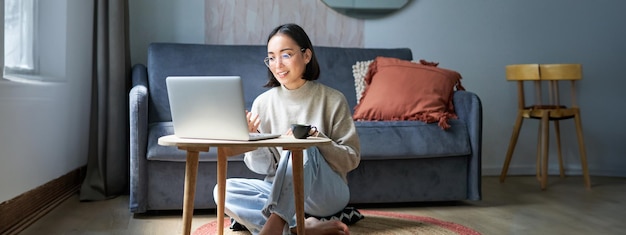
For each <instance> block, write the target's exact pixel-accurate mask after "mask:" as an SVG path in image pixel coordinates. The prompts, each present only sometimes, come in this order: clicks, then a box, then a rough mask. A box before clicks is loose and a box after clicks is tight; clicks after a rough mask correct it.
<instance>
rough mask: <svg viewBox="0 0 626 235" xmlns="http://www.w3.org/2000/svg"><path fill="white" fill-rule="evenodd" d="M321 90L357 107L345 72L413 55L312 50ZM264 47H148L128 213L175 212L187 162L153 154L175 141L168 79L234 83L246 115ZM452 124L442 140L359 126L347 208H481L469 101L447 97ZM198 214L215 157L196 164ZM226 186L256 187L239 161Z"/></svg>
mask: <svg viewBox="0 0 626 235" xmlns="http://www.w3.org/2000/svg"><path fill="white" fill-rule="evenodd" d="M315 49H316V53H317V58H318V60H319V64H320V67H321V75H320V78H319V80H318V81H319V82H321V83H324V84H326V85H328V86H330V87H333V88H335V89H337V90H339V91H341V92H343V93H344V94H345V96H346V98H347V100H348V103H349V104H350V106H351V107H352V108H354V106H355V105H356V103H357V102H356V94H355V85H354V84H355V82H354V77H353V74H352V65H354V64H355V63H356V62H357V61H365V60H371V59H374V58H375V57H376V56H386V57H395V58H400V59H405V60H412V59H413V58H412V54H411V51H410V49H407V48H394V49H373V48H338V47H316V48H315ZM266 54H267V49H266V47H265V46H262V45H203V44H181V43H153V44H151V45H150V46H149V49H148V61H147V65H143V64H136V65H134V66H133V68H132V89H131V90H130V93H129V98H130V104H129V108H130V166H131V169H130V205H129V206H130V211H131V212H133V213H143V212H147V211H151V210H180V209H182V206H183V185H184V175H185V174H184V172H185V163H184V160H185V152H183V151H181V150H178V149H176V148H174V147H164V146H159V145H158V144H157V139H158V138H159V137H161V136H164V135H169V134H172V133H173V128H172V123H171V114H170V109H169V104H168V97H167V90H166V86H165V78H166V77H167V76H170V75H239V76H241V77H242V78H243V82H244V93H245V100H246V105H247V107H250V106H251V105H252V101H253V100H254V98H255V97H256V96H257V95H259V94H260V93H262V92H264V91H265V90H266V89H267V88H264V87H263V85H264V84H265V82H266V79H267V68H266V67H265V65H264V64H263V58H264V57H265V56H266ZM453 102H454V107H455V111H456V113H457V115H458V117H459V118H458V119H452V120H450V121H449V124H450V125H451V126H452V127H451V128H450V129H448V130H446V131H444V130H442V129H441V128H440V127H439V126H437V123H431V124H426V123H423V122H419V121H393V122H381V121H379V122H370V121H363V122H361V121H358V122H356V128H357V131H358V133H359V137H360V140H361V158H362V160H361V163H360V165H359V167H358V168H357V169H355V170H354V171H352V172H350V173H349V175H348V181H349V186H350V192H351V200H350V202H351V203H352V204H364V203H392V202H393V203H396V202H422V201H458V200H480V199H481V141H482V137H481V132H482V106H481V102H480V99H479V98H478V96H476V94H474V93H472V92H469V91H456V92H455V93H454V101H453ZM200 161H201V162H200V166H199V172H198V182H197V189H196V195H197V196H196V198H195V204H194V205H195V208H196V209H211V208H216V205H215V203H214V200H213V195H212V192H213V187H214V185H215V182H216V168H217V166H216V162H215V161H216V150H215V149H211V150H210V151H209V152H206V153H201V154H200ZM227 172H228V173H227V174H228V177H255V178H263V176H261V175H257V174H255V173H253V172H251V171H250V170H248V169H247V167H246V166H245V164H244V163H243V156H238V157H233V158H230V159H229V163H228V170H227Z"/></svg>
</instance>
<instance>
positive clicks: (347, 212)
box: [230, 207, 365, 231]
mask: <svg viewBox="0 0 626 235" xmlns="http://www.w3.org/2000/svg"><path fill="white" fill-rule="evenodd" d="M311 216H312V215H309V214H305V215H304V217H305V218H309V217H311ZM313 217H315V218H316V219H318V220H320V221H327V220H339V221H341V222H342V223H344V224H346V225H352V224H355V223H356V222H359V220H362V219H363V218H365V216H363V215H362V214H361V212H359V210H357V209H356V208H354V207H346V208H344V209H343V210H342V211H340V212H337V213H336V214H334V215H331V216H326V217H318V216H313ZM230 229H231V230H233V231H248V228H246V226H243V225H242V224H240V223H239V222H237V221H235V219H233V218H230Z"/></svg>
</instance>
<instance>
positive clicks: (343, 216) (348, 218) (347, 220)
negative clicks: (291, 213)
mask: <svg viewBox="0 0 626 235" xmlns="http://www.w3.org/2000/svg"><path fill="white" fill-rule="evenodd" d="M311 216H312V215H309V214H305V215H304V217H306V218H309V217H311ZM313 217H315V218H317V219H319V220H320V221H327V220H339V221H341V222H343V223H344V224H346V225H352V224H355V223H356V222H359V220H362V219H363V218H365V216H363V214H361V212H359V210H357V209H356V208H354V207H350V206H348V207H346V208H344V209H343V210H342V211H339V212H337V213H336V214H334V215H330V216H326V217H318V216H313Z"/></svg>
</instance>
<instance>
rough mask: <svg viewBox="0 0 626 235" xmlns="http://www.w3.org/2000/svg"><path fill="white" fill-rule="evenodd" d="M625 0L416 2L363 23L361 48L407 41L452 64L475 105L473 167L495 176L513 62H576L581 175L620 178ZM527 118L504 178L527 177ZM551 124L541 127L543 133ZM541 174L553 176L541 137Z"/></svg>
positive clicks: (573, 154) (570, 164) (507, 123)
mask: <svg viewBox="0 0 626 235" xmlns="http://www.w3.org/2000/svg"><path fill="white" fill-rule="evenodd" d="M623 9H626V2H625V1H621V0H607V1H601V2H594V1H585V0H552V1H543V0H527V1H497V0H482V1H462V0H443V1H440V0H416V1H413V3H411V4H410V5H409V6H408V8H407V9H404V10H402V11H401V12H398V13H397V14H395V15H393V16H391V17H387V18H384V19H380V20H368V21H366V22H365V46H366V47H409V48H411V49H412V51H413V57H414V58H415V59H426V60H431V61H439V62H440V65H439V66H441V67H444V68H450V69H454V70H457V71H459V72H460V73H461V75H462V76H463V79H462V82H463V85H464V86H465V88H466V89H467V90H469V91H473V92H475V93H477V94H478V95H479V96H480V98H481V99H482V102H483V117H484V122H483V125H484V126H483V152H482V154H483V155H482V156H483V170H484V174H489V175H494V174H496V175H497V174H499V173H500V169H501V167H502V163H503V162H504V157H505V155H506V150H507V146H508V144H509V138H510V135H511V132H512V129H513V124H514V121H515V116H516V109H517V103H516V102H517V93H516V92H517V90H516V85H515V84H514V83H511V82H506V81H505V78H504V76H505V74H504V67H505V65H507V64H514V63H582V64H583V70H584V71H583V76H584V78H583V80H582V81H581V82H580V83H579V88H580V89H579V95H580V98H579V100H578V101H579V106H580V108H581V112H582V123H583V131H584V138H585V144H586V148H587V157H588V163H589V168H590V172H591V173H592V174H593V175H612V176H626V171H624V170H623V169H624V168H626V158H625V155H626V145H625V144H623V142H624V141H623V139H624V138H625V137H626V124H625V122H624V121H623V117H624V116H626V109H624V108H623V106H624V105H623V104H622V102H623V101H625V100H626V93H625V92H623V88H624V87H626V79H624V77H623V70H622V69H620V68H621V67H623V64H624V63H626V43H624V42H626V30H623V28H624V22H626V15H625V14H623ZM561 123H562V124H561V132H562V133H561V136H563V139H562V144H563V153H564V155H566V156H565V164H566V165H567V167H566V168H567V169H569V170H568V171H569V172H570V173H573V174H579V173H580V161H579V158H578V156H579V155H578V145H577V142H576V137H575V132H574V130H575V129H574V124H573V121H572V120H567V121H562V122H561ZM537 128H538V126H537V122H536V121H534V120H527V121H525V122H524V126H523V127H522V133H521V136H520V140H519V142H518V145H517V148H516V151H515V154H514V156H513V161H512V163H511V168H510V170H509V173H510V174H534V164H535V158H534V157H535V150H536V137H537ZM553 131H554V129H553V128H552V127H551V132H553ZM551 135H552V138H551V147H550V148H551V149H550V150H551V155H550V157H551V159H550V164H549V166H550V169H551V172H553V173H557V172H558V171H557V170H558V168H557V167H558V164H557V162H556V155H555V154H556V147H555V142H554V138H553V137H554V134H553V133H551Z"/></svg>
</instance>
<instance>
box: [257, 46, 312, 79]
mask: <svg viewBox="0 0 626 235" xmlns="http://www.w3.org/2000/svg"><path fill="white" fill-rule="evenodd" d="M267 57H268V58H270V60H269V61H270V62H269V64H268V67H269V69H270V71H272V74H274V77H275V78H276V80H278V82H280V84H281V85H283V86H284V87H285V88H287V89H290V90H293V89H297V88H300V87H301V86H302V85H304V83H305V82H306V80H304V79H303V78H302V75H303V74H304V71H305V69H306V65H307V64H308V63H309V61H310V60H311V51H310V50H308V49H307V50H304V52H303V51H302V48H301V47H300V46H298V44H297V43H296V42H295V41H294V40H293V39H292V38H291V37H289V36H287V35H284V34H276V35H274V36H273V37H272V38H270V40H269V41H268V42H267Z"/></svg>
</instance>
